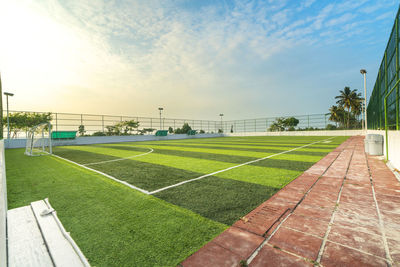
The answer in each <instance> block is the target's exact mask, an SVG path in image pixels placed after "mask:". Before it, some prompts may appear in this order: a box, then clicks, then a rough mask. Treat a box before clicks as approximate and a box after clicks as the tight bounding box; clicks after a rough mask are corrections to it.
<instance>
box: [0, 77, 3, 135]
mask: <svg viewBox="0 0 400 267" xmlns="http://www.w3.org/2000/svg"><path fill="white" fill-rule="evenodd" d="M0 129H1V130H0V140H1V139H3V89H2V87H1V73H0Z"/></svg>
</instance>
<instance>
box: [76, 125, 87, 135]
mask: <svg viewBox="0 0 400 267" xmlns="http://www.w3.org/2000/svg"><path fill="white" fill-rule="evenodd" d="M85 132H86V131H85V125H79V127H78V133H79V135H81V136H83V135H85Z"/></svg>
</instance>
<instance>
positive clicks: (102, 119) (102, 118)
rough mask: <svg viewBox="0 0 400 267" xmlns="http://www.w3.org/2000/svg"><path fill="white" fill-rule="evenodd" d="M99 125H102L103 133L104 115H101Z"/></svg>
mask: <svg viewBox="0 0 400 267" xmlns="http://www.w3.org/2000/svg"><path fill="white" fill-rule="evenodd" d="M101 126H102V129H103V133H104V115H101Z"/></svg>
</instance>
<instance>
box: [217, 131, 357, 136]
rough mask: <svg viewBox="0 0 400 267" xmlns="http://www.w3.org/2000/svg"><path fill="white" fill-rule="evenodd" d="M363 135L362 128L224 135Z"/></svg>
mask: <svg viewBox="0 0 400 267" xmlns="http://www.w3.org/2000/svg"><path fill="white" fill-rule="evenodd" d="M353 135H364V131H362V130H332V131H285V132H248V133H226V134H224V136H353Z"/></svg>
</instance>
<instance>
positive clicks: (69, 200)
mask: <svg viewBox="0 0 400 267" xmlns="http://www.w3.org/2000/svg"><path fill="white" fill-rule="evenodd" d="M23 152H24V151H23V150H22V149H10V150H6V166H7V188H8V205H9V208H10V209H11V208H16V207H21V206H25V205H28V204H29V203H30V202H32V201H36V200H39V199H44V198H46V197H48V198H49V200H50V203H51V204H52V206H53V207H54V208H55V209H56V210H57V214H58V216H59V218H60V220H61V221H62V223H63V225H64V226H65V228H66V229H67V231H69V232H71V236H72V237H73V238H74V240H75V241H76V242H77V244H78V245H79V247H80V248H81V250H82V251H83V253H84V254H85V256H86V257H87V258H88V259H89V261H90V263H91V264H92V266H176V265H177V264H178V263H179V262H181V261H182V260H184V259H185V258H186V257H187V256H189V255H190V254H192V253H194V252H195V251H197V250H198V249H199V248H200V247H201V246H203V245H204V244H205V243H206V242H208V241H209V240H211V239H212V238H213V237H214V236H216V235H218V234H219V233H221V232H222V231H223V230H224V229H226V226H225V225H223V224H221V223H218V222H215V221H212V220H209V219H206V218H204V217H202V216H200V215H197V214H195V213H193V212H191V211H189V210H187V209H183V208H180V207H177V206H175V205H171V204H168V203H166V202H164V201H163V200H160V199H157V198H155V197H153V196H148V195H145V194H142V193H139V192H137V191H134V190H131V189H130V188H128V187H126V186H123V185H120V184H118V183H116V182H114V181H112V180H109V179H107V178H105V177H103V176H101V175H98V174H95V173H92V172H90V171H87V170H84V169H82V168H79V167H77V166H75V165H72V164H70V163H67V162H65V161H62V160H59V159H56V158H55V157H51V156H42V157H28V156H25V155H24V154H23Z"/></svg>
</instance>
